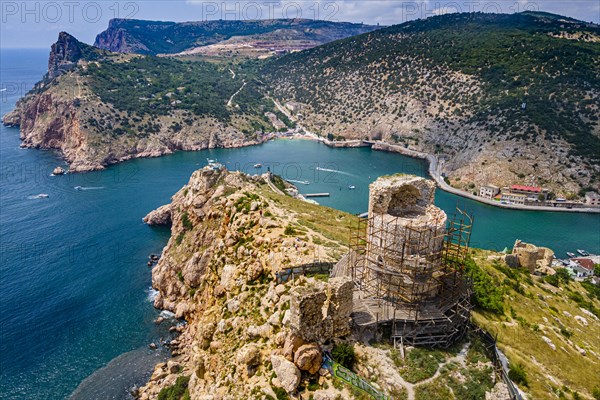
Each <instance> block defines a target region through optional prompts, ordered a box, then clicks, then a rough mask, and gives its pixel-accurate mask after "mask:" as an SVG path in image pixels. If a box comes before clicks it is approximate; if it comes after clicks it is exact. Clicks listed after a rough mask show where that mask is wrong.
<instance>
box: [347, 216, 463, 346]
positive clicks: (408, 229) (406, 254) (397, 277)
mask: <svg viewBox="0 0 600 400" xmlns="http://www.w3.org/2000/svg"><path fill="white" fill-rule="evenodd" d="M432 215H433V217H432V218H430V219H429V220H426V221H423V220H418V219H415V220H414V221H413V220H412V219H410V218H406V217H394V216H392V215H389V214H374V215H370V216H369V218H368V219H363V220H360V221H359V223H358V226H357V227H356V229H354V230H353V231H352V235H351V241H350V243H351V251H350V254H349V256H348V257H347V258H346V261H345V262H346V264H348V266H349V268H347V267H346V268H344V269H343V270H344V274H348V273H350V274H351V277H352V279H353V281H354V283H355V286H356V292H355V313H354V315H353V317H354V322H355V323H356V324H357V325H359V326H361V325H362V326H369V325H372V324H375V326H376V327H379V326H381V325H388V326H389V327H391V337H392V338H393V339H394V340H395V339H401V340H402V341H403V343H404V344H408V345H425V346H449V345H451V344H452V343H453V342H454V341H455V340H456V339H457V338H459V337H460V336H462V335H463V334H464V332H465V329H466V326H467V322H468V320H469V317H470V310H471V305H470V301H469V297H470V293H471V292H470V283H469V282H468V280H467V279H466V277H465V274H464V266H465V261H466V258H467V254H468V247H469V241H470V236H471V227H472V223H473V218H472V216H470V215H467V214H466V213H464V212H462V211H461V210H458V209H457V212H456V214H455V215H454V216H453V217H452V218H450V219H448V220H447V221H446V217H445V214H443V212H442V213H441V214H439V216H438V215H436V214H432ZM341 270H342V269H340V271H341Z"/></svg>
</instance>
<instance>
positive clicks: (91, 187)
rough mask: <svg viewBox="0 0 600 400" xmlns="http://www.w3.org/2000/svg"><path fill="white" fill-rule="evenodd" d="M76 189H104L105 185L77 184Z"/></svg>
mask: <svg viewBox="0 0 600 400" xmlns="http://www.w3.org/2000/svg"><path fill="white" fill-rule="evenodd" d="M73 189H75V190H100V189H104V186H75V187H74V188H73Z"/></svg>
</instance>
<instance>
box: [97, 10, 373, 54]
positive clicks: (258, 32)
mask: <svg viewBox="0 0 600 400" xmlns="http://www.w3.org/2000/svg"><path fill="white" fill-rule="evenodd" d="M378 28H379V27H378V26H374V25H364V24H354V23H349V22H330V21H318V20H310V19H271V20H249V21H226V20H214V21H198V22H181V23H176V22H166V21H143V20H135V19H112V20H111V21H110V22H109V25H108V29H106V30H105V31H104V32H101V33H100V34H99V35H98V36H96V41H95V43H94V46H96V47H98V48H101V49H105V50H110V51H114V52H119V53H139V54H153V55H156V54H177V53H181V52H185V51H191V50H193V49H196V48H198V47H202V46H209V45H216V44H219V43H227V44H231V42H232V40H237V41H240V40H242V41H247V40H255V41H266V42H268V43H269V46H270V47H273V48H281V47H283V48H286V46H287V50H304V49H305V48H309V47H314V46H318V45H321V44H325V43H328V42H331V41H333V40H338V39H343V38H346V37H349V36H354V35H359V34H361V33H365V32H371V31H373V30H375V29H378Z"/></svg>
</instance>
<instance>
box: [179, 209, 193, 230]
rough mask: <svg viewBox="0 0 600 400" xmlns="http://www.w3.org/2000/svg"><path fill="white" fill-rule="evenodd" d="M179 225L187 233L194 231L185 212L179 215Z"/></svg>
mask: <svg viewBox="0 0 600 400" xmlns="http://www.w3.org/2000/svg"><path fill="white" fill-rule="evenodd" d="M181 223H182V224H183V227H184V228H185V229H186V230H188V231H191V230H192V229H194V224H192V221H190V217H189V216H188V213H187V211H185V212H184V213H183V214H181Z"/></svg>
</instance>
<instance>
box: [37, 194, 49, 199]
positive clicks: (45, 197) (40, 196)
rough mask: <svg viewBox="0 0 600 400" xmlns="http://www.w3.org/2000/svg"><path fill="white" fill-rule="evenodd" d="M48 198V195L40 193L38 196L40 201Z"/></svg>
mask: <svg viewBox="0 0 600 400" xmlns="http://www.w3.org/2000/svg"><path fill="white" fill-rule="evenodd" d="M48 197H50V196H48V195H47V194H46V193H40V194H38V195H37V198H38V199H47V198H48Z"/></svg>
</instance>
